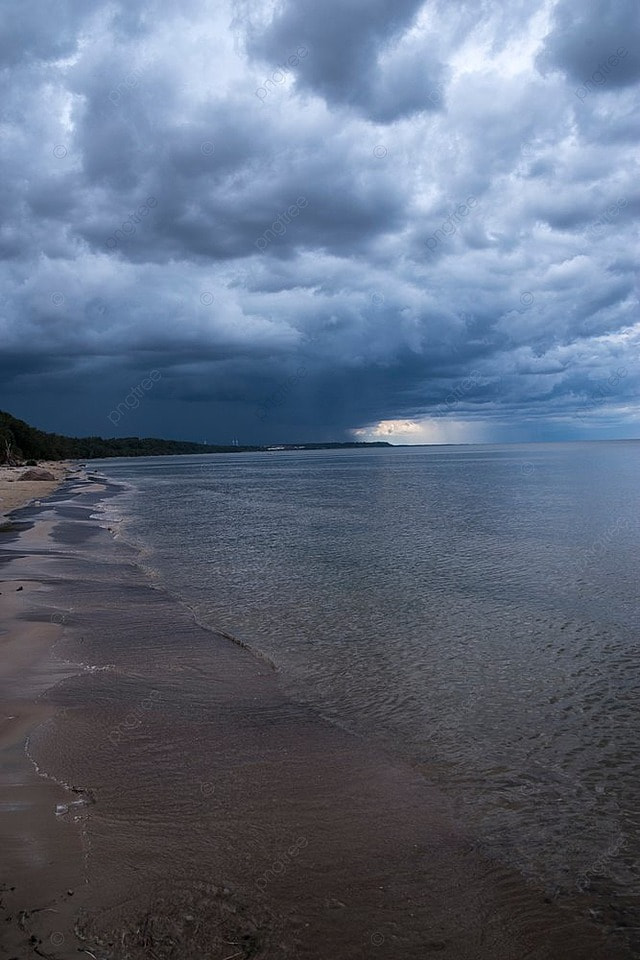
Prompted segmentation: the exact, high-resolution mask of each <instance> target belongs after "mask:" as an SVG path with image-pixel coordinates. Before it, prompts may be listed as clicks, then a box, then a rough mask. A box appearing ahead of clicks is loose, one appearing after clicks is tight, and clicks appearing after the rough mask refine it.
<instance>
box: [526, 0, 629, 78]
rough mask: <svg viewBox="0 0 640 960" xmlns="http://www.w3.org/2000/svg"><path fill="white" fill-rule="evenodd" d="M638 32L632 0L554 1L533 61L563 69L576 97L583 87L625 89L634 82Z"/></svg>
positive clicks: (542, 65) (543, 66)
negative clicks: (548, 30)
mask: <svg viewBox="0 0 640 960" xmlns="http://www.w3.org/2000/svg"><path fill="white" fill-rule="evenodd" d="M639 36H640V6H639V5H638V4H637V3H636V2H635V0H616V2H613V3H612V2H610V0H592V2H590V3H588V4H585V3H582V2H581V0H560V2H559V3H557V4H556V6H555V8H554V13H553V26H552V30H551V33H550V34H549V35H548V36H547V37H546V38H545V42H544V45H543V49H542V51H541V53H540V56H539V58H538V62H539V64H540V66H541V67H542V68H543V69H544V68H545V67H552V68H553V67H555V68H556V69H560V70H564V71H565V72H566V74H567V75H568V77H569V78H570V79H571V80H572V81H574V82H575V83H576V84H578V85H579V88H580V89H581V90H582V91H583V92H582V93H581V95H582V96H584V90H586V91H587V92H590V91H593V92H597V91H598V90H611V89H614V88H616V87H626V86H629V85H630V84H634V83H637V81H638V80H640V50H639V49H638V37H639ZM585 85H586V86H585Z"/></svg>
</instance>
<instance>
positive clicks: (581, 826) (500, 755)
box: [102, 442, 640, 922]
mask: <svg viewBox="0 0 640 960" xmlns="http://www.w3.org/2000/svg"><path fill="white" fill-rule="evenodd" d="M639 467H640V444H639V443H631V442H629V443H594V444H570V445H536V446H527V447H523V448H518V447H514V446H510V447H461V448H448V447H446V448H445V447H440V448H427V449H424V448H420V449H417V448H413V449H411V448H410V449H396V450H359V451H337V452H334V451H331V452H327V451H318V452H300V453H297V452H292V453H288V452H287V453H271V454H241V455H230V456H211V457H203V458H194V457H188V458H167V459H158V460H153V461H151V460H150V461H136V462H131V461H106V462H105V463H104V464H103V467H102V468H103V469H104V471H105V472H106V473H107V474H109V475H110V476H111V477H113V478H114V479H117V480H119V481H121V480H125V481H128V482H129V483H131V484H132V485H133V488H132V489H131V490H129V491H128V492H127V493H125V494H124V495H122V496H121V497H120V498H119V499H116V500H113V501H111V502H110V504H109V510H111V511H112V514H111V519H110V520H108V521H105V522H109V523H111V524H112V525H113V522H114V516H113V511H114V510H116V511H118V512H119V514H120V516H122V517H123V518H124V522H123V524H122V525H121V531H122V537H123V538H124V539H131V540H132V541H134V542H137V543H138V544H141V545H144V548H145V553H144V554H143V562H144V563H145V564H146V565H147V566H148V567H149V568H151V569H152V570H153V571H154V575H155V576H157V577H158V578H159V580H160V581H161V582H162V583H164V584H166V585H167V586H168V587H169V589H170V590H171V591H172V592H174V593H175V594H178V595H179V596H180V597H182V598H184V599H185V600H186V601H187V602H188V604H189V605H190V606H191V608H192V609H193V610H194V611H195V613H196V615H197V617H198V619H199V620H200V621H201V622H203V623H206V624H207V625H210V626H214V627H216V628H219V629H222V630H225V631H227V632H229V633H230V634H233V635H234V636H235V637H238V638H239V639H241V640H243V641H245V642H246V643H248V644H249V645H251V646H252V647H253V648H255V649H258V650H260V651H262V652H263V653H264V654H266V655H267V656H268V657H269V658H270V659H271V660H272V661H273V662H274V663H275V664H276V665H277V667H278V668H279V670H280V672H281V676H282V680H283V683H284V685H285V688H286V690H287V692H288V693H290V694H292V695H293V696H294V697H295V698H296V699H298V700H299V701H302V702H305V703H309V704H312V705H313V706H314V707H315V708H316V709H317V710H318V711H319V712H321V713H322V714H323V715H325V716H327V717H330V718H331V719H332V720H333V721H334V722H336V723H338V724H339V725H341V726H344V727H346V728H348V729H351V730H354V731H357V732H358V733H361V734H363V735H364V736H365V737H367V738H368V739H377V740H380V741H382V742H383V743H384V744H385V745H386V746H387V747H390V748H391V749H392V750H394V751H397V752H401V753H403V754H405V755H409V756H410V757H411V759H412V760H413V762H414V763H415V764H417V765H418V766H419V767H420V768H421V769H423V770H424V771H425V773H426V774H427V775H428V777H430V778H432V779H435V780H436V781H437V782H438V783H439V784H440V785H441V786H442V787H443V788H444V789H445V790H446V792H447V793H448V794H449V795H450V796H451V797H452V798H453V799H454V800H455V802H456V803H457V804H458V805H459V814H460V816H461V817H465V818H469V819H470V820H471V822H472V823H473V824H474V828H475V830H476V832H477V834H478V835H479V836H480V838H481V842H482V845H483V848H484V850H485V851H486V852H487V853H489V854H490V855H492V856H495V857H498V858H500V859H503V860H504V861H506V862H508V863H510V864H516V865H517V866H518V867H519V869H521V870H522V871H524V872H525V873H527V874H529V875H531V876H533V877H536V878H538V879H542V880H543V881H544V882H545V884H546V885H547V887H548V888H549V890H554V891H556V892H557V891H558V890H559V891H560V892H565V893H571V894H575V893H576V892H580V891H582V892H583V893H585V892H586V893H587V894H588V895H589V896H591V897H593V898H594V900H593V902H594V907H593V909H594V911H595V912H596V914H597V913H598V911H601V912H602V913H603V914H604V913H606V912H607V910H609V911H610V910H611V909H612V907H611V901H612V900H613V901H614V902H615V909H616V910H623V909H626V910H627V911H629V910H632V909H634V908H637V903H638V900H637V897H638V893H640V876H639V871H640V841H639V836H640V834H639V832H638V823H637V820H638V816H639V814H638V810H640V784H639V782H638V777H637V757H638V754H639V752H640V724H639V723H638V687H637V667H638V627H639V625H640V617H639V615H638V606H637V601H636V594H637V591H636V583H637V572H636V563H637V558H638V555H639V552H640V551H639V550H638V547H639V545H640V544H639V540H640V536H639V529H638V522H637V510H636V509H635V506H636V488H637V478H638V475H639ZM636 922H637V921H636Z"/></svg>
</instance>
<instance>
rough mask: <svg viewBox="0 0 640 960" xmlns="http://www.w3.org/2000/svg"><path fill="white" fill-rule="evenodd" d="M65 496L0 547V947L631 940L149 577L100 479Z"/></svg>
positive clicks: (513, 945) (323, 946) (409, 954)
mask: <svg viewBox="0 0 640 960" xmlns="http://www.w3.org/2000/svg"><path fill="white" fill-rule="evenodd" d="M65 491H68V498H67V499H66V502H63V503H57V504H56V506H55V507H48V506H47V504H46V503H43V504H42V505H41V506H39V507H35V506H32V507H30V508H29V509H28V510H23V511H21V512H20V514H19V515H18V516H17V517H16V519H17V520H18V523H19V527H20V528H19V529H17V530H16V529H14V530H12V531H10V532H7V533H5V534H3V535H2V538H3V539H2V540H1V541H0V550H1V551H2V552H1V555H0V557H1V562H2V578H1V580H2V582H1V584H0V603H1V606H0V613H1V616H2V632H1V634H0V644H1V645H2V654H3V655H2V664H3V666H2V670H1V672H0V696H1V698H2V710H1V711H0V716H1V717H2V727H1V731H2V733H1V737H2V739H1V740H0V747H1V758H2V767H1V771H2V773H1V777H0V810H1V812H2V827H1V832H0V837H1V843H2V848H3V850H4V851H6V854H5V856H4V857H3V861H4V862H3V866H2V878H1V879H2V894H1V898H2V900H1V910H0V927H1V928H2V931H3V938H4V939H3V944H4V945H3V950H4V952H3V953H2V956H3V957H6V958H7V960H8V958H13V957H16V958H17V957H20V958H22V957H30V956H45V957H49V958H56V960H64V958H71V957H76V956H77V955H78V952H79V951H80V952H84V953H85V954H88V955H89V956H93V957H95V958H100V960H124V958H125V957H126V958H132V960H137V958H140V960H142V958H143V957H144V958H145V960H146V958H148V957H154V958H156V960H161V958H167V960H170V958H171V960H173V958H175V960H179V958H180V960H182V958H192V957H193V958H196V957H198V958H201V957H203V956H207V957H212V958H214V957H219V958H231V957H233V958H237V960H242V958H247V960H248V958H265V960H266V958H268V960H271V958H273V960H276V958H282V957H299V958H309V960H311V958H314V960H317V958H319V957H329V956H331V957H336V958H339V960H343V958H344V960H351V958H353V960H356V958H358V960H359V958H364V957H373V956H376V955H380V956H384V957H391V958H398V960H400V958H403V960H407V958H423V957H427V956H432V955H434V956H438V957H442V958H446V960H485V958H486V960H489V958H490V960H515V958H518V960H525V958H527V960H555V958H560V957H562V958H563V960H623V958H626V957H628V956H629V954H628V953H626V952H625V950H624V949H623V947H622V946H621V945H620V944H619V943H618V942H617V941H616V940H614V939H612V938H611V937H607V936H606V935H605V932H604V931H603V930H602V929H600V928H598V927H596V926H594V925H592V924H590V923H588V922H587V921H586V920H585V919H582V918H580V917H576V916H574V915H572V914H570V913H568V912H567V911H565V910H560V909H559V908H557V907H556V906H555V905H554V904H552V903H550V902H549V900H548V898H547V897H545V896H544V895H543V893H542V892H541V891H539V890H536V889H535V888H534V887H530V886H528V885H527V884H526V883H525V882H524V881H523V879H522V878H521V877H520V876H519V875H518V874H516V873H515V872H512V871H509V870H507V869H504V868H503V867H501V866H499V865H497V864H495V863H493V862H490V861H487V860H485V859H483V857H482V856H481V855H480V854H479V852H478V851H477V849H476V846H475V844H474V838H473V837H472V836H470V835H468V834H467V833H466V832H465V830H464V829H463V828H461V826H460V824H456V823H455V822H454V821H453V820H452V818H451V813H450V810H449V806H448V804H447V802H446V801H445V799H444V797H442V796H441V795H440V794H439V793H438V791H437V790H435V789H434V788H433V787H432V786H431V785H430V784H429V783H428V782H427V781H426V780H425V778H424V776H423V775H422V774H419V773H417V772H416V771H415V770H414V769H413V768H412V766H411V765H410V764H407V763H404V762H402V761H398V760H396V759H392V758H391V757H388V756H386V755H385V754H384V753H383V752H381V750H380V749H379V748H378V747H376V746H373V745H368V744H367V743H365V742H364V741H362V740H361V739H359V738H356V737H354V736H352V735H350V734H349V733H347V732H345V731H342V730H340V729H338V728H337V727H334V726H332V725H331V724H329V723H327V722H326V721H324V720H323V719H322V718H321V717H319V716H318V715H317V714H316V713H314V712H313V711H311V710H309V709H307V708H305V707H304V706H302V705H299V704H296V703H292V702H291V701H289V700H288V699H287V697H286V696H285V695H284V694H283V692H282V690H281V688H280V684H279V681H278V677H277V674H276V673H275V672H274V671H273V670H272V669H271V668H270V667H269V666H268V665H267V664H265V662H264V661H260V660H258V659H256V658H255V657H253V656H252V655H251V654H250V653H249V652H248V651H246V650H244V649H241V648H240V647H239V646H237V645H236V644H235V643H232V642H231V641H230V640H229V639H227V638H225V637H224V636H222V635H220V634H215V633H212V632H211V631H208V630H205V629H203V628H201V627H200V626H198V624H197V623H195V621H194V620H193V618H192V616H191V614H190V613H189V611H188V610H187V609H186V608H184V607H183V606H182V605H180V604H177V603H176V602H175V601H174V600H173V599H172V598H171V597H170V596H169V595H167V594H166V593H164V592H163V591H161V590H159V589H157V588H156V587H153V586H152V585H151V584H150V583H149V581H148V578H147V577H146V575H145V574H144V572H143V571H142V570H141V569H139V568H138V567H136V565H135V556H136V554H135V551H134V550H133V549H132V548H129V547H127V546H126V545H124V544H122V543H121V542H118V539H117V538H114V536H113V535H112V534H111V532H110V531H109V530H107V529H106V528H105V525H104V524H103V525H102V526H100V525H99V524H98V522H97V521H96V520H95V519H93V516H92V515H94V511H95V510H96V505H97V504H98V503H99V501H100V499H101V498H102V497H103V496H104V495H105V494H104V487H102V486H101V485H98V484H92V483H91V482H90V481H89V480H82V481H80V482H78V483H76V484H75V486H74V485H72V484H69V485H68V486H67V487H66V488H65ZM115 492H116V491H115V490H113V489H109V490H108V493H109V495H111V494H113V493H115ZM65 496H66V492H65ZM56 500H57V501H58V498H56Z"/></svg>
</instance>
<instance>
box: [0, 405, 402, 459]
mask: <svg viewBox="0 0 640 960" xmlns="http://www.w3.org/2000/svg"><path fill="white" fill-rule="evenodd" d="M365 446H374V447H380V446H382V447H387V446H390V444H388V443H382V442H381V443H372V444H368V443H305V444H284V445H283V449H293V448H298V449H305V450H322V449H331V448H336V447H365ZM265 449H266V447H260V446H244V447H242V446H232V445H229V446H223V445H217V444H211V443H191V442H189V441H186V440H159V439H155V438H153V437H144V438H140V437H118V438H113V439H111V440H104V439H103V438H102V437H64V436H61V435H60V434H57V433H45V432H44V431H43V430H37V429H36V428H35V427H32V426H30V425H29V424H28V423H25V422H24V420H18V419H17V418H16V417H12V416H11V414H10V413H5V412H3V411H2V410H0V463H9V464H11V463H22V462H23V461H24V460H89V459H93V458H96V457H160V456H172V455H177V454H185V453H242V452H243V451H250V450H255V451H258V450H265Z"/></svg>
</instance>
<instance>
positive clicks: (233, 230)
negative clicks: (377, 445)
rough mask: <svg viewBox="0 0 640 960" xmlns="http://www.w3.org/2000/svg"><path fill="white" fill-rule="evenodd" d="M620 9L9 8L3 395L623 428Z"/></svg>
mask: <svg viewBox="0 0 640 960" xmlns="http://www.w3.org/2000/svg"><path fill="white" fill-rule="evenodd" d="M636 20H637V13H636V12H635V8H631V7H627V5H626V3H624V2H623V3H616V4H614V5H613V7H612V8H611V9H609V7H607V8H605V7H603V8H602V10H600V9H599V5H596V6H595V7H593V6H590V7H589V8H588V10H587V9H586V8H585V10H583V9H582V7H578V6H576V7H575V8H572V7H571V6H570V5H569V4H568V3H566V2H560V3H558V4H557V5H556V7H555V8H554V9H553V10H552V11H551V14H550V16H548V15H546V14H545V13H544V10H543V8H542V7H541V6H540V7H539V8H537V7H535V6H534V8H531V7H530V5H528V4H525V3H519V2H518V3H513V4H510V5H509V7H508V9H505V8H504V7H503V6H502V5H499V4H497V3H495V4H493V3H488V4H484V5H483V6H482V8H481V10H480V11H478V8H477V5H475V4H470V3H469V4H467V3H463V2H460V3H456V4H455V5H452V6H447V5H444V4H440V5H436V4H434V5H425V6H423V5H421V4H420V3H416V2H409V0H402V2H400V3H396V4H394V5H389V4H388V3H386V2H385V3H382V2H377V0H376V2H374V3H368V4H364V3H359V2H358V3H356V2H346V3H345V2H343V3H340V4H338V3H337V0H336V3H335V4H334V3H333V0H332V2H331V4H330V5H329V7H327V6H326V5H325V6H321V5H320V6H319V5H315V4H311V2H307V0H298V2H293V0H290V2H286V3H283V4H282V5H279V6H277V7H275V8H274V9H273V10H272V9H271V7H267V6H262V5H259V6H258V5H255V4H251V3H249V4H245V5H229V6H225V5H224V4H223V3H221V4H219V5H217V6H216V8H215V9H214V10H212V9H211V6H210V5H209V4H207V3H205V2H204V0H189V2H188V3H186V4H185V3H183V4H181V5H178V4H177V3H175V2H173V0H158V2H156V3H142V2H139V3H129V4H127V5H126V6H125V5H124V4H118V3H116V4H108V5H107V4H104V5H103V4H97V5H91V6H90V7H87V5H86V4H72V3H67V4H66V5H62V6H60V5H58V6H56V7H55V8H53V7H50V6H48V5H43V4H40V3H36V2H34V0H30V2H25V3H24V4H23V5H21V6H20V8H19V9H18V8H16V11H15V12H14V13H13V14H12V15H11V16H10V17H8V18H7V20H6V22H5V29H6V33H5V40H4V41H2V43H0V50H4V51H5V54H6V62H7V64H8V68H7V69H6V70H5V71H4V73H3V82H4V84H5V91H6V94H5V97H4V100H3V107H2V114H1V123H2V147H1V149H2V157H3V164H4V170H5V175H4V177H3V178H2V179H1V180H0V207H1V209H2V222H1V224H0V252H1V253H2V257H3V262H2V265H1V267H0V270H1V276H2V299H1V301H0V303H1V308H0V330H1V331H2V344H3V357H2V361H1V362H2V367H1V373H2V383H3V386H4V391H3V396H2V399H1V401H0V407H4V408H7V409H10V410H12V411H13V412H15V413H17V414H18V415H21V416H24V417H30V418H31V419H33V420H34V421H35V422H36V423H37V424H38V425H39V426H43V427H47V428H51V429H57V430H67V431H70V432H80V433H83V432H84V433H113V432H114V430H116V431H118V432H120V433H121V434H132V433H145V434H156V435H157V434H164V435H172V436H186V437H194V438H196V439H203V438H204V437H206V438H207V439H209V440H211V441H213V440H216V439H219V440H221V441H222V440H228V439H230V437H232V436H239V437H240V438H241V439H243V440H245V441H247V442H257V441H262V440H265V441H270V440H272V439H284V440H296V439H298V440H299V439H315V438H317V439H331V438H340V437H341V436H350V435H351V434H350V433H349V431H351V430H354V429H360V430H361V431H362V433H361V434H359V435H361V436H366V437H376V436H382V437H385V438H390V439H407V440H409V441H416V440H425V439H426V440H429V439H441V440H468V439H492V438H512V439H516V438H517V437H524V438H527V437H540V436H543V435H547V436H561V435H567V436H585V435H589V433H591V434H592V435H596V436H599V435H600V432H601V431H604V432H605V433H608V434H609V435H618V434H622V435H624V434H627V435H628V434H629V433H634V432H636V431H637V401H636V399H635V398H636V396H637V389H638V340H639V339H640V338H639V321H638V271H637V256H636V254H637V250H636V243H637V240H636V234H635V232H634V224H635V222H636V221H637V216H638V212H639V210H640V190H639V189H638V187H637V184H638V182H639V178H638V155H637V147H636V142H637V134H638V123H637V93H638V87H637V85H634V81H635V79H637V73H636V72H634V71H635V70H636V67H635V66H634V64H637V60H636V59H634V58H635V57H636V52H635V48H634V49H633V50H632V49H631V46H632V45H631V43H630V40H629V38H630V29H631V28H633V25H634V24H635V23H636ZM598 24H601V29H599V27H598ZM621 33H622V40H619V35H620V34H621ZM590 38H591V39H593V41H594V43H592V44H589V43H588V41H589V39H590ZM625 41H626V43H625ZM620 44H622V45H628V47H629V50H628V54H627V55H626V56H624V57H619V60H618V63H616V64H613V65H611V64H608V67H609V72H608V73H607V74H606V78H607V79H606V83H604V84H601V83H598V82H595V81H594V82H593V83H592V84H591V85H590V86H588V87H586V93H584V95H582V94H581V95H580V96H577V95H576V89H578V87H579V86H580V84H582V82H583V81H584V80H586V79H588V78H589V76H591V74H592V73H593V71H594V70H596V69H597V63H598V60H599V58H600V59H601V58H602V57H603V56H605V54H606V57H608V56H609V55H610V53H611V51H610V50H609V46H611V49H612V50H617V48H618V46H619V45H620ZM303 47H304V49H305V50H306V53H305V54H304V55H303V56H298V53H300V52H301V50H302V48H303ZM588 47H589V48H593V58H594V59H593V66H591V73H589V72H585V71H588V69H589V67H590V64H591V61H590V60H589V57H590V56H591V54H588V55H587V54H586V53H584V51H585V50H586V49H587V48H588ZM583 54H584V56H583ZM290 58H291V59H290ZM296 59H297V61H298V62H297V63H295V62H293V61H295V60H296ZM605 59H606V58H605ZM614 68H615V72H614ZM257 92H258V94H259V95H256V94H257ZM605 94H606V96H605ZM605 103H606V107H605V106H603V105H604V104H605ZM621 368H624V370H625V373H624V375H620V374H616V373H615V371H617V370H619V369H621ZM151 370H156V371H158V373H159V377H158V379H157V381H156V380H154V387H153V390H152V391H150V392H149V393H148V395H146V394H145V396H144V398H143V400H141V402H140V405H139V407H136V408H135V410H133V409H132V410H130V411H128V413H127V416H126V418H125V419H124V420H123V421H122V422H118V423H117V424H114V423H113V421H109V419H108V414H109V411H111V410H112V409H114V407H115V406H117V404H118V403H119V402H120V401H121V400H122V399H123V397H125V396H127V394H128V393H129V391H130V390H131V389H132V387H134V386H135V385H136V384H138V383H140V382H141V380H142V379H143V378H145V377H148V376H149V372H150V371H151ZM594 397H598V398H599V399H598V400H594ZM545 431H546V433H545Z"/></svg>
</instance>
